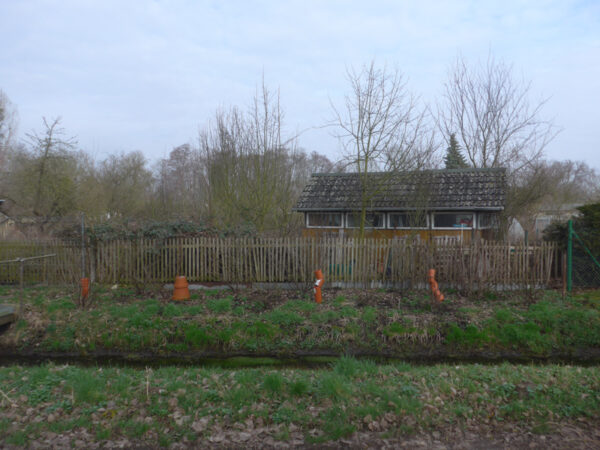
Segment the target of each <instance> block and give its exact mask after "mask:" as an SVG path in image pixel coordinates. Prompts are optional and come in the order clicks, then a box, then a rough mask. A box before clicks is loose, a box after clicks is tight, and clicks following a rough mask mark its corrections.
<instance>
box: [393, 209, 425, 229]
mask: <svg viewBox="0 0 600 450" xmlns="http://www.w3.org/2000/svg"><path fill="white" fill-rule="evenodd" d="M392 214H410V211H406V212H388V213H387V221H386V228H387V229H388V230H428V229H429V223H430V218H429V213H425V226H424V227H392V224H391V222H392V220H391V216H392Z"/></svg>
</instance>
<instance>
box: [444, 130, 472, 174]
mask: <svg viewBox="0 0 600 450" xmlns="http://www.w3.org/2000/svg"><path fill="white" fill-rule="evenodd" d="M444 163H445V164H446V169H465V168H467V167H469V164H468V163H467V160H466V159H465V156H464V155H463V154H462V152H461V151H460V145H459V144H458V141H457V140H456V136H455V135H454V133H452V134H451V135H450V145H449V146H448V148H447V149H446V157H445V158H444Z"/></svg>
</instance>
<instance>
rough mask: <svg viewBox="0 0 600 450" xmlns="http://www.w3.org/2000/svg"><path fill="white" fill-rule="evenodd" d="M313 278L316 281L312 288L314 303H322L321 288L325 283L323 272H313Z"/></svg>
mask: <svg viewBox="0 0 600 450" xmlns="http://www.w3.org/2000/svg"><path fill="white" fill-rule="evenodd" d="M315 278H316V279H317V280H316V281H315V285H314V288H313V290H314V293H315V302H317V303H321V302H322V301H323V297H322V295H321V287H322V286H323V284H324V283H325V278H323V272H321V269H319V270H315Z"/></svg>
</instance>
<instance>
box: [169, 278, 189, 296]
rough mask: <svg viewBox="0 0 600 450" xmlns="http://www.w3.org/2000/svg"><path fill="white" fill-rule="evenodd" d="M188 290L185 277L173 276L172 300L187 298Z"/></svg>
mask: <svg viewBox="0 0 600 450" xmlns="http://www.w3.org/2000/svg"><path fill="white" fill-rule="evenodd" d="M189 298H190V290H189V287H188V282H187V280H186V279H185V277H175V285H174V288H173V300H189Z"/></svg>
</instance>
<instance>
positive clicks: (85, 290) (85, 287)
mask: <svg viewBox="0 0 600 450" xmlns="http://www.w3.org/2000/svg"><path fill="white" fill-rule="evenodd" d="M89 293H90V279H89V278H82V279H81V298H82V299H86V298H87V296H88V294H89Z"/></svg>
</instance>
